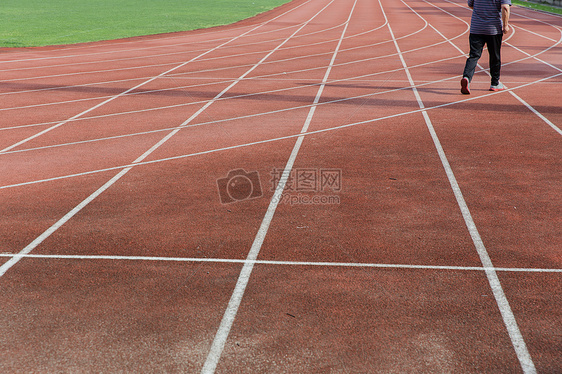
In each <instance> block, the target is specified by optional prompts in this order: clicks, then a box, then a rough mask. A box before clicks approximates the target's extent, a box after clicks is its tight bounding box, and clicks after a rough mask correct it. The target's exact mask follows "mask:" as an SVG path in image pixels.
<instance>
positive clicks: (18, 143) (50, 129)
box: [0, 26, 261, 155]
mask: <svg viewBox="0 0 562 374" xmlns="http://www.w3.org/2000/svg"><path fill="white" fill-rule="evenodd" d="M259 27H261V26H257V27H255V28H253V29H251V30H248V31H247V32H245V33H243V34H241V35H238V36H236V37H234V38H232V39H230V40H228V41H226V42H224V43H223V44H220V45H218V46H216V47H214V48H212V49H210V50H208V51H206V52H204V53H202V54H200V55H199V56H197V57H194V58H192V59H191V60H189V61H185V62H183V63H181V64H179V65H177V66H175V67H173V68H171V69H169V70H166V71H165V72H163V73H160V74H158V75H157V76H154V77H152V78H150V79H148V80H146V81H144V82H142V83H140V84H137V85H136V86H134V87H132V88H129V89H128V90H125V91H123V92H121V93H119V94H117V95H115V96H112V97H110V98H109V99H106V100H104V101H102V102H101V103H98V104H96V105H94V106H92V107H90V108H89V109H86V110H84V111H83V112H81V113H78V114H76V115H74V116H72V117H70V118H68V119H66V120H64V121H62V122H59V123H57V124H56V125H53V126H51V127H49V128H47V129H45V130H43V131H40V132H38V133H36V134H34V135H32V136H30V137H27V138H26V139H23V140H20V141H19V142H17V143H14V144H12V145H10V146H8V147H6V148H4V149H2V150H0V155H1V154H2V153H4V152H7V151H10V150H12V149H14V148H16V147H18V146H20V145H22V144H25V143H27V142H29V141H30V140H33V139H36V138H38V137H40V136H42V135H44V134H46V133H48V132H50V131H52V130H55V129H57V128H59V127H61V126H63V125H64V124H66V123H68V122H70V121H74V120H76V119H78V118H80V117H82V116H83V115H85V114H87V113H89V112H91V111H93V110H95V109H98V108H100V107H101V106H103V105H105V104H107V103H109V102H111V101H113V100H115V99H117V98H120V97H122V96H124V95H126V94H128V93H129V92H132V91H134V90H136V89H138V88H140V87H142V86H144V85H147V84H148V83H150V82H153V81H154V80H156V79H158V78H160V77H163V76H165V75H166V74H169V73H171V72H173V71H175V70H177V69H179V68H181V67H183V66H185V65H187V64H189V63H191V62H193V61H196V60H197V59H199V58H201V57H203V56H205V55H207V54H209V53H211V52H214V51H215V50H217V49H219V48H221V47H223V46H225V45H227V44H229V43H231V42H233V41H235V40H237V39H239V38H241V37H243V36H245V35H247V34H248V33H250V32H252V31H254V30H256V29H257V28H259Z"/></svg>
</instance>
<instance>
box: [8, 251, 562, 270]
mask: <svg viewBox="0 0 562 374" xmlns="http://www.w3.org/2000/svg"><path fill="white" fill-rule="evenodd" d="M16 255H17V254H12V253H0V258H2V257H13V256H16ZM21 256H22V257H25V258H31V259H45V260H76V261H86V260H87V261H149V262H159V261H161V262H195V263H201V262H203V263H211V264H245V263H253V264H255V265H277V266H310V267H350V268H382V269H412V270H451V271H486V270H495V271H498V272H506V273H562V269H556V268H551V269H547V268H514V267H494V268H486V267H481V266H455V265H415V264H386V263H364V262H328V261H269V260H248V259H245V260H244V259H229V258H200V257H152V256H118V255H111V256H110V255H48V254H27V255H21Z"/></svg>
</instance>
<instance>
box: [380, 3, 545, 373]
mask: <svg viewBox="0 0 562 374" xmlns="http://www.w3.org/2000/svg"><path fill="white" fill-rule="evenodd" d="M402 2H403V3H404V4H405V5H406V6H408V5H407V4H406V3H405V2H404V1H403V0H402ZM379 4H380V6H381V9H382V11H383V14H384V16H385V17H386V13H385V12H384V8H383V6H382V3H381V2H380V0H379ZM408 7H409V6H408ZM410 9H411V10H412V11H413V9H412V8H410ZM414 13H416V12H415V11H414ZM416 14H417V13H416ZM417 15H418V17H420V18H422V19H423V17H421V16H420V15H419V14H417ZM388 30H389V32H390V34H391V36H392V38H393V39H394V32H393V31H392V27H391V26H390V23H389V24H388ZM394 44H395V47H396V50H397V51H398V54H399V55H400V61H401V63H402V65H403V66H404V70H405V72H406V75H407V77H408V80H409V81H410V86H411V87H412V92H413V93H414V96H415V97H416V101H417V102H418V105H419V107H420V109H424V107H425V106H424V104H423V101H422V99H421V96H420V94H419V92H418V90H417V88H416V84H415V82H414V80H413V78H412V76H411V75H410V71H409V69H408V65H407V64H406V61H405V60H404V57H403V56H402V54H401V52H400V46H399V45H398V42H397V41H396V40H395V42H394ZM422 115H423V118H424V120H425V123H426V126H427V128H428V130H429V133H430V134H431V138H432V140H433V143H434V145H435V148H436V149H437V153H438V154H439V158H440V160H441V163H442V165H443V168H444V169H445V173H446V174H447V178H448V179H449V183H450V184H451V188H452V190H453V193H454V195H455V198H456V200H457V204H458V206H459V208H460V210H461V213H462V216H463V218H464V221H465V224H466V227H467V228H468V231H469V233H470V236H471V238H472V242H473V243H474V246H475V247H476V251H477V252H478V256H479V257H480V261H481V262H482V265H483V266H484V268H486V269H487V270H486V271H485V273H486V277H487V278H488V283H489V284H490V287H491V289H492V292H493V294H494V298H495V299H496V304H497V305H498V308H499V310H500V313H501V315H502V318H503V321H504V324H505V327H506V329H507V332H508V334H509V337H510V339H511V343H512V345H513V347H514V349H515V353H516V354H517V358H518V359H519V363H520V365H521V368H522V369H523V372H524V373H528V374H531V373H536V368H535V364H534V362H533V359H532V358H531V355H530V354H529V351H528V349H527V345H526V344H525V340H524V339H523V335H522V334H521V331H520V330H519V327H518V325H517V320H516V319H515V315H514V314H513V311H512V310H511V306H510V305H509V301H508V300H507V297H506V295H505V293H504V291H503V288H502V285H501V283H500V280H499V278H498V275H497V273H496V271H495V270H492V269H494V265H493V263H492V260H491V259H490V256H489V254H488V251H487V250H486V247H485V246H484V242H483V241H482V238H481V237H480V233H479V232H478V229H477V227H476V224H475V222H474V220H473V218H472V214H471V213H470V210H469V208H468V205H467V204H466V201H465V199H464V196H463V193H462V191H461V188H460V186H459V184H458V182H457V179H456V177H455V174H454V172H453V169H452V168H451V165H450V164H449V160H448V159H447V156H446V154H445V151H444V150H443V147H442V146H441V141H440V140H439V137H438V136H437V133H436V131H435V128H434V127H433V124H432V122H431V119H430V118H429V115H428V114H427V111H425V110H422Z"/></svg>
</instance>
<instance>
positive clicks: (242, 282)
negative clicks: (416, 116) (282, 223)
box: [201, 0, 357, 374]
mask: <svg viewBox="0 0 562 374" xmlns="http://www.w3.org/2000/svg"><path fill="white" fill-rule="evenodd" d="M333 2H334V0H332V1H331V2H330V3H328V4H327V5H326V6H325V7H324V8H322V9H321V10H320V11H319V12H318V13H317V14H315V15H314V16H313V17H312V18H311V19H310V21H312V20H313V19H314V18H316V17H317V16H318V15H319V14H321V13H322V12H323V11H324V10H325V9H326V8H328V7H329V6H330V5H331V4H332V3H333ZM356 4H357V0H355V2H354V4H353V8H352V9H351V11H350V14H349V17H348V19H347V21H346V23H345V27H344V29H343V31H342V34H341V37H340V40H339V42H338V45H337V46H336V48H335V50H334V53H333V55H332V59H331V61H330V65H329V66H328V69H327V70H326V73H325V75H324V78H323V80H322V83H321V84H320V87H319V89H318V92H317V94H316V97H315V99H314V104H313V106H312V107H311V108H310V110H309V112H308V116H307V118H306V121H305V123H304V125H303V127H302V130H301V133H306V132H307V131H308V127H309V126H310V123H311V122H312V118H313V116H314V113H315V111H316V106H317V104H318V103H319V102H320V97H321V96H322V93H323V91H324V87H325V85H326V83H327V82H328V77H329V75H330V73H331V70H332V66H333V65H334V63H335V60H336V57H337V55H338V51H339V49H340V47H341V44H342V41H343V38H344V36H345V33H346V31H347V28H348V25H349V21H350V19H351V16H352V14H353V11H354V10H355V5H356ZM310 21H309V22H310ZM298 31H299V30H297V32H298ZM303 141H304V135H301V136H299V137H298V138H297V141H296V143H295V145H294V147H293V151H292V152H291V155H290V156H289V160H288V161H287V164H286V165H285V169H284V171H283V174H282V177H281V180H280V181H279V184H278V185H277V187H276V189H275V192H274V194H273V197H272V198H271V201H270V203H269V206H268V208H267V211H266V213H265V216H264V218H263V220H262V223H261V225H260V228H259V230H258V233H257V235H256V237H255V239H254V242H253V244H252V247H251V248H250V251H249V253H248V256H247V258H246V262H244V266H243V267H242V270H241V271H240V275H239V277H238V281H237V282H236V286H235V287H234V291H233V292H232V296H231V298H230V301H229V303H228V306H227V307H226V311H225V312H224V315H223V318H222V320H221V323H220V325H219V328H218V331H217V333H216V335H215V338H214V340H213V343H212V345H211V349H210V351H209V354H208V356H207V359H206V361H205V364H204V365H203V369H202V370H201V373H202V374H212V373H214V372H215V370H216V367H217V365H218V362H219V360H220V358H221V355H222V352H223V349H224V345H225V344H226V340H227V339H228V335H229V334H230V330H231V328H232V325H233V324H234V320H235V319H236V315H237V313H238V308H239V307H240V303H241V302H242V298H243V297H244V292H245V290H246V286H247V285H248V282H249V280H250V276H251V274H252V270H253V268H254V264H255V261H256V260H257V257H258V255H259V253H260V250H261V247H262V244H263V241H264V240H265V237H266V235H267V231H268V230H269V225H270V224H271V221H272V220H273V216H274V214H275V211H276V210H277V206H278V204H279V202H280V201H281V195H282V194H283V190H284V188H285V184H286V183H287V180H288V178H289V175H290V173H291V170H292V168H293V164H294V162H295V160H296V158H297V155H298V153H299V150H300V147H301V145H302V143H303Z"/></svg>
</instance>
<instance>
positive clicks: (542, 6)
mask: <svg viewBox="0 0 562 374" xmlns="http://www.w3.org/2000/svg"><path fill="white" fill-rule="evenodd" d="M511 2H512V3H513V4H514V5H521V6H524V7H527V8H533V9H538V10H544V11H545V12H550V13H557V14H562V9H560V8H557V7H553V6H549V5H548V4H537V3H532V2H529V1H522V0H511Z"/></svg>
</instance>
